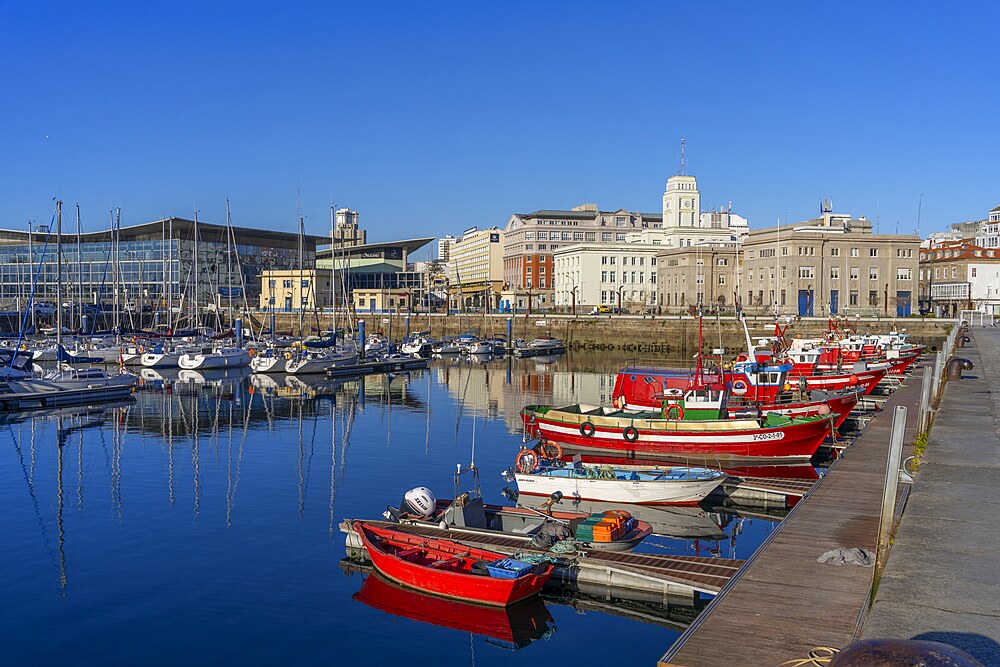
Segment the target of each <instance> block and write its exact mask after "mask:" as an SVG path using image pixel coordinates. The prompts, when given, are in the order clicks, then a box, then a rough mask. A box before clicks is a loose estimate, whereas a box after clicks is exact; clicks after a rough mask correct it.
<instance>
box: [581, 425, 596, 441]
mask: <svg viewBox="0 0 1000 667" xmlns="http://www.w3.org/2000/svg"><path fill="white" fill-rule="evenodd" d="M596 431H597V429H596V428H594V425H593V424H592V423H590V422H589V421H586V422H583V423H582V424H580V435H582V436H583V437H585V438H590V437H593V435H594V433H595V432H596Z"/></svg>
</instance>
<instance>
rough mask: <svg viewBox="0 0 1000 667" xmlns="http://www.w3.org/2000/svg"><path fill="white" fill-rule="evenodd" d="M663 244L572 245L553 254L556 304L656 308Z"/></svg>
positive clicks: (583, 308)
mask: <svg viewBox="0 0 1000 667" xmlns="http://www.w3.org/2000/svg"><path fill="white" fill-rule="evenodd" d="M662 249H663V246H662V244H660V243H655V244H654V243H648V244H647V243H612V244H603V243H602V244H597V243H594V244H581V243H577V244H573V245H568V246H563V247H561V248H559V249H557V250H555V251H553V253H552V259H553V265H554V269H553V289H554V294H553V301H554V304H553V305H555V306H557V307H563V308H572V307H573V304H574V295H575V303H576V310H577V312H578V313H579V312H587V311H590V310H592V309H593V308H594V307H596V306H608V307H611V308H618V307H623V308H628V309H629V310H631V311H632V312H641V311H644V310H651V309H654V308H656V303H657V295H656V253H657V252H659V251H660V250H662Z"/></svg>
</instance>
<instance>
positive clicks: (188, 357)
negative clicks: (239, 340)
mask: <svg viewBox="0 0 1000 667" xmlns="http://www.w3.org/2000/svg"><path fill="white" fill-rule="evenodd" d="M249 364H250V353H249V352H247V351H246V350H244V349H243V348H242V347H225V348H222V349H219V350H212V349H208V350H204V349H203V350H198V351H195V352H188V353H186V354H183V355H181V356H180V358H179V359H178V360H177V365H178V366H180V367H181V368H183V369H185V370H207V369H212V368H242V367H243V366H248V365H249Z"/></svg>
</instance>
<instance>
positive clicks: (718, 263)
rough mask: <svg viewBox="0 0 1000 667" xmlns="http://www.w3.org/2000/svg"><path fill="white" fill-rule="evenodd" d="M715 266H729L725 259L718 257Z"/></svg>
mask: <svg viewBox="0 0 1000 667" xmlns="http://www.w3.org/2000/svg"><path fill="white" fill-rule="evenodd" d="M715 265H716V266H729V260H728V259H726V258H725V257H720V258H719V259H717V260H716V262H715Z"/></svg>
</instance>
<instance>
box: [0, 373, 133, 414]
mask: <svg viewBox="0 0 1000 667" xmlns="http://www.w3.org/2000/svg"><path fill="white" fill-rule="evenodd" d="M138 380H139V379H138V378H137V377H136V376H135V375H132V374H131V373H122V374H119V375H108V374H107V373H106V372H104V371H103V370H102V369H100V368H79V369H74V368H63V369H61V370H57V371H52V372H50V373H49V374H47V375H45V376H44V377H42V378H38V379H15V378H8V379H6V380H4V381H2V382H0V409H3V410H23V409H29V408H38V407H54V406H60V405H79V404H81V403H90V402H95V403H96V402H105V401H115V400H120V399H123V398H127V397H128V396H129V395H130V394H131V393H132V389H133V388H134V387H135V385H136V383H137V382H138Z"/></svg>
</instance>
